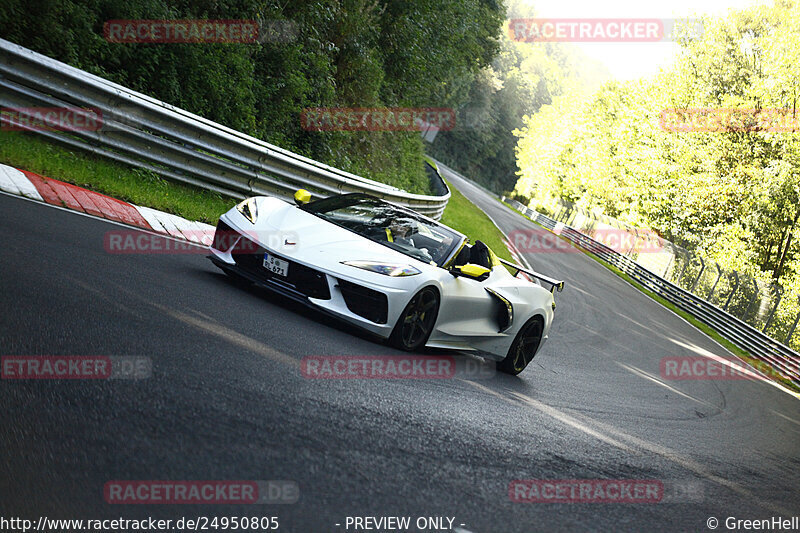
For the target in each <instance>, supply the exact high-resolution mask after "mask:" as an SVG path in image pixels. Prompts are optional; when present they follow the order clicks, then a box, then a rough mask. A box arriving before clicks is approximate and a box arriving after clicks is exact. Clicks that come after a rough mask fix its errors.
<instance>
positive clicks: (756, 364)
mask: <svg viewBox="0 0 800 533" xmlns="http://www.w3.org/2000/svg"><path fill="white" fill-rule="evenodd" d="M503 205H504V206H506V207H508V208H509V209H511V210H513V211H515V212H516V213H518V214H519V215H520V216H522V217H525V218H527V219H528V220H530V221H531V222H533V223H534V224H536V225H537V226H540V224H538V223H537V222H534V221H533V220H531V219H530V218H529V217H528V216H527V215H525V214H524V213H522V212H521V211H519V210H517V209H514V208H513V207H511V206H510V205H508V204H503ZM558 237H559V238H560V239H561V240H563V241H564V242H566V243H567V244H569V245H570V246H572V247H573V248H575V249H577V250H580V251H581V252H583V253H584V254H586V255H587V256H589V257H590V258H592V259H594V260H595V261H597V262H598V263H600V264H601V265H603V266H604V267H606V268H607V269H608V270H610V271H611V272H613V273H614V274H616V275H617V276H618V277H620V278H622V279H623V280H625V281H627V282H628V283H629V284H630V285H632V286H633V287H634V288H635V289H637V290H639V291H640V292H642V293H644V294H645V295H647V296H649V297H650V298H652V299H653V300H655V301H656V302H658V303H660V304H661V305H663V306H664V307H666V308H667V309H669V310H670V311H672V312H673V313H675V314H676V315H678V316H680V317H681V318H683V319H684V320H686V321H687V322H689V323H690V324H691V325H693V326H694V327H696V328H697V329H699V330H700V331H702V332H703V333H705V334H706V335H708V336H709V337H711V338H712V339H714V340H715V341H717V342H718V343H719V344H721V345H722V346H723V347H725V349H727V350H728V351H729V352H731V353H732V354H734V355H735V356H736V357H738V358H740V359H742V360H743V361H745V362H746V363H748V364H749V365H751V366H752V367H753V368H756V369H758V370H761V371H762V372H764V374H765V375H767V376H769V377H770V378H771V379H773V380H774V381H777V382H779V383H780V384H781V385H784V386H785V387H787V388H789V389H791V390H793V391H795V392H800V385H798V384H797V383H795V382H793V381H792V380H789V379H786V378H782V377H780V376H776V375H774V372H773V371H772V369H771V367H770V366H769V365H768V364H766V363H764V362H763V361H761V360H759V359H756V358H755V357H753V356H752V355H750V352H748V351H747V350H744V349H742V348H740V347H739V346H737V345H736V344H734V343H732V342H731V341H729V340H728V339H726V338H725V337H723V336H722V334H720V333H719V332H718V331H717V330H716V329H714V328H712V327H711V326H709V325H708V324H706V323H705V322H701V321H700V320H698V319H697V318H695V317H694V316H692V315H690V314H689V313H687V312H686V311H684V310H683V309H681V308H680V307H678V306H676V305H675V304H673V303H671V302H669V301H667V300H666V299H664V298H663V297H661V296H659V295H658V294H656V293H654V292H653V291H651V290H649V289H647V288H645V287H644V286H643V285H642V284H641V283H639V282H638V281H636V280H634V279H633V278H632V277H630V276H629V275H628V274H626V273H624V272H623V271H621V270H620V269H619V268H617V267H615V266H614V265H612V264H610V263H608V262H607V261H605V260H603V259H601V258H600V257H597V256H596V255H594V254H592V253H589V252H586V251H585V250H583V249H581V248H580V247H578V246H575V245H574V244H573V243H572V241H570V240H568V239H565V238H564V237H562V236H560V235H558Z"/></svg>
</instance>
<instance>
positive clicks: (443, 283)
mask: <svg viewBox="0 0 800 533" xmlns="http://www.w3.org/2000/svg"><path fill="white" fill-rule="evenodd" d="M310 198H311V195H310V194H309V193H308V192H307V191H304V190H300V191H297V193H296V194H295V203H296V205H292V204H289V203H287V202H284V201H283V200H280V199H278V198H273V197H266V196H259V197H254V198H248V199H246V200H245V201H243V202H241V203H240V204H239V205H237V206H236V207H235V208H233V209H231V210H230V211H228V212H227V213H225V214H224V215H222V216H221V217H220V220H219V223H218V224H217V230H216V233H215V236H214V243H213V244H212V246H211V255H210V256H209V258H210V259H211V260H212V261H213V262H214V264H216V265H217V266H218V267H220V268H221V269H222V270H224V271H225V272H226V273H228V274H230V275H233V276H235V277H239V278H244V279H246V280H248V281H250V282H252V283H255V284H257V285H259V286H262V287H265V288H268V289H271V290H273V291H276V292H278V293H281V294H283V295H286V296H288V297H291V298H293V299H295V300H298V301H301V302H303V303H305V304H308V305H310V306H312V307H314V308H317V309H320V310H322V311H325V312H327V313H329V314H331V315H333V316H335V317H338V318H339V319H342V320H345V321H347V322H348V323H350V324H353V325H355V326H358V327H360V328H363V329H364V330H367V331H369V332H371V333H373V334H376V335H378V336H380V337H382V338H384V339H389V341H390V342H391V344H393V345H395V346H396V347H398V348H400V349H402V350H407V351H415V350H419V349H421V348H423V347H425V346H427V347H431V348H447V349H455V350H465V351H473V352H476V353H477V354H478V355H481V356H484V357H487V358H490V359H493V360H495V361H498V364H497V368H498V369H499V370H501V371H504V372H507V373H509V374H518V373H519V372H521V371H522V370H523V369H524V368H525V367H526V366H527V364H528V363H529V362H530V361H531V359H533V357H534V355H536V352H537V351H538V350H539V348H540V347H541V345H542V343H543V341H544V339H546V337H547V333H548V331H549V330H550V325H551V324H552V322H553V314H554V311H555V307H556V304H555V300H554V299H553V292H554V289H558V290H559V291H560V290H561V289H562V287H563V282H561V281H557V280H554V279H550V278H548V277H546V276H542V275H541V274H537V273H536V272H533V271H530V270H526V269H524V268H523V267H521V266H518V265H514V264H512V263H507V262H505V261H502V260H500V259H498V257H497V256H496V255H495V254H494V253H493V252H492V251H491V250H490V249H489V248H488V247H487V246H486V245H485V244H483V243H482V242H480V241H476V242H475V243H474V244H472V245H470V244H469V243H468V240H467V238H466V237H465V236H464V235H462V234H460V233H458V232H457V231H455V230H453V229H451V228H449V227H447V226H445V225H443V224H440V223H438V222H436V221H435V220H432V219H430V218H427V217H425V216H422V215H420V214H418V213H416V212H414V211H411V210H409V209H405V208H402V207H399V206H396V205H394V204H391V203H388V202H385V201H383V200H380V199H378V198H375V197H372V196H369V195H365V194H344V195H337V196H331V197H329V198H324V199H321V200H316V201H313V202H309V200H310ZM503 264H506V265H509V266H510V267H512V269H514V270H516V274H519V273H520V272H524V273H525V274H528V275H529V276H532V277H533V279H535V280H536V281H534V282H531V281H528V280H527V279H521V278H518V277H516V276H515V275H512V274H511V273H510V272H509V271H508V270H507V269H506V268H505V267H504V266H503ZM540 281H543V282H545V283H547V284H549V285H550V286H551V289H550V290H549V291H548V290H546V289H545V288H543V287H542V285H541V284H540V283H539V282H540Z"/></svg>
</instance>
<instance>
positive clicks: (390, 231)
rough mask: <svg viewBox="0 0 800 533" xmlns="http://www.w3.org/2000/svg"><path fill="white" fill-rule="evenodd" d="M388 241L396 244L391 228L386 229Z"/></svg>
mask: <svg viewBox="0 0 800 533" xmlns="http://www.w3.org/2000/svg"><path fill="white" fill-rule="evenodd" d="M386 239H387V240H388V241H389V242H394V237H392V230H390V229H389V228H386Z"/></svg>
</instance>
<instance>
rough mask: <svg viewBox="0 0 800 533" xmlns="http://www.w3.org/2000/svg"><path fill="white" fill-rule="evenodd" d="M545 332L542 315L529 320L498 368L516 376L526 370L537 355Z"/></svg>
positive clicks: (498, 364)
mask: <svg viewBox="0 0 800 533" xmlns="http://www.w3.org/2000/svg"><path fill="white" fill-rule="evenodd" d="M543 333H544V322H543V321H542V317H540V316H535V317H533V318H531V319H530V320H528V321H527V322H526V323H525V325H524V326H522V329H520V330H519V333H517V336H516V338H514V342H512V343H511V348H509V349H508V355H506V358H505V359H503V360H502V361H500V362H499V363H497V369H498V370H500V371H501V372H505V373H506V374H511V375H512V376H516V375H517V374H519V373H520V372H522V371H523V370H525V367H526V366H528V363H530V362H531V360H532V359H533V357H534V356H535V355H536V350H538V349H539V344H541V342H542V334H543Z"/></svg>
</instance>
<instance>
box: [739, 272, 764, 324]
mask: <svg viewBox="0 0 800 533" xmlns="http://www.w3.org/2000/svg"><path fill="white" fill-rule="evenodd" d="M750 281H752V282H753V287H755V288H756V291H755V292H754V293H753V297H752V298H750V303H748V304H747V308H745V310H744V314H743V315H742V316H741V319H742V320H744V321H745V322H747V316H748V315H749V314H750V308H751V307H753V303H754V302H755V301H756V298H758V296H759V294H760V292H761V290H760V289H759V288H758V283H757V282H756V280H754V279H752V278H750Z"/></svg>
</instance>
